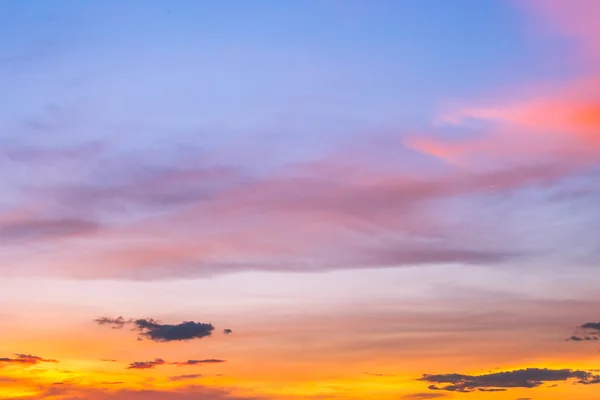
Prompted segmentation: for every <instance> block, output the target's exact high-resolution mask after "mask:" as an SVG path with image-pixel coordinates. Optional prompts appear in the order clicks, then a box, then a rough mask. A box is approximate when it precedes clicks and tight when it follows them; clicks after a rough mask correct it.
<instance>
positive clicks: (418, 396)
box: [401, 393, 446, 400]
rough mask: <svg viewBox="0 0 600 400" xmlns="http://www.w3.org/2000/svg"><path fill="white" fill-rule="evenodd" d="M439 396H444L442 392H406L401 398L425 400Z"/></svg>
mask: <svg viewBox="0 0 600 400" xmlns="http://www.w3.org/2000/svg"><path fill="white" fill-rule="evenodd" d="M441 397H446V395H445V394H443V393H411V394H406V395H404V396H402V397H401V399H406V400H427V399H439V398H441Z"/></svg>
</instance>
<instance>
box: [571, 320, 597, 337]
mask: <svg viewBox="0 0 600 400" xmlns="http://www.w3.org/2000/svg"><path fill="white" fill-rule="evenodd" d="M596 340H600V322H586V323H585V324H583V325H581V326H579V328H578V330H577V332H575V334H573V336H571V337H569V338H567V341H568V342H590V341H596Z"/></svg>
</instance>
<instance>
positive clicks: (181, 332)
mask: <svg viewBox="0 0 600 400" xmlns="http://www.w3.org/2000/svg"><path fill="white" fill-rule="evenodd" d="M94 322H95V323H96V324H98V325H108V326H111V327H112V328H113V329H121V328H123V327H124V326H125V325H128V324H130V325H133V327H134V328H133V329H134V330H137V331H139V332H140V336H139V337H138V341H139V340H143V339H144V338H146V339H150V340H152V341H154V342H173V341H187V340H193V339H202V338H205V337H208V336H211V335H212V333H213V331H214V329H215V327H214V326H213V325H212V324H205V323H202V322H194V321H184V322H182V323H180V324H175V325H169V324H162V323H160V322H159V321H157V320H155V319H152V318H141V319H125V318H123V317H118V318H110V317H100V318H96V319H95V320H94ZM225 331H229V333H231V329H226V330H225ZM225 331H224V332H225Z"/></svg>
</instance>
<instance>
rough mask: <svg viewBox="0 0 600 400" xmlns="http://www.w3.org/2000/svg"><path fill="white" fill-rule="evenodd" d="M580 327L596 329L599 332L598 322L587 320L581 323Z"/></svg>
mask: <svg viewBox="0 0 600 400" xmlns="http://www.w3.org/2000/svg"><path fill="white" fill-rule="evenodd" d="M581 329H586V330H591V331H597V332H598V333H600V322H587V323H585V324H583V325H581Z"/></svg>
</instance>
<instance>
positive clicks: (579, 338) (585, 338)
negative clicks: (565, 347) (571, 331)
mask: <svg viewBox="0 0 600 400" xmlns="http://www.w3.org/2000/svg"><path fill="white" fill-rule="evenodd" d="M595 340H600V338H598V336H577V335H573V336H571V337H569V338H567V341H568V342H589V341H595Z"/></svg>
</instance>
